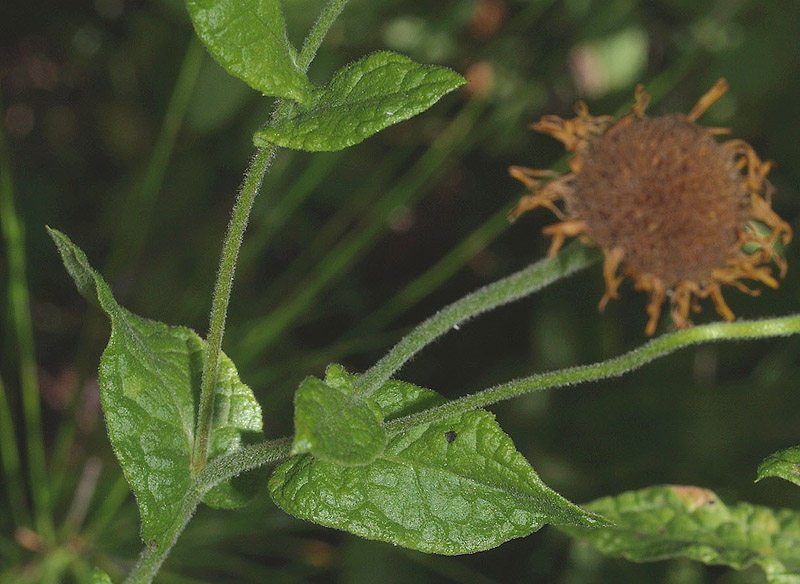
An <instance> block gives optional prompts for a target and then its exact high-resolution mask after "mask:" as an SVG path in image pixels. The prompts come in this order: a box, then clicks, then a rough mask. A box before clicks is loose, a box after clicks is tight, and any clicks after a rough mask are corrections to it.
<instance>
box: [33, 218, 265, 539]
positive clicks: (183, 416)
mask: <svg viewBox="0 0 800 584" xmlns="http://www.w3.org/2000/svg"><path fill="white" fill-rule="evenodd" d="M49 232H50V235H51V237H52V238H53V241H55V243H56V246H57V247H58V250H59V252H60V253H61V257H62V259H63V261H64V265H65V266H66V268H67V271H68V272H69V273H70V274H71V275H72V277H73V278H74V279H75V282H76V284H77V285H78V289H79V290H80V291H81V293H83V294H84V295H93V297H94V299H96V300H99V302H100V306H101V307H102V308H103V310H104V311H105V312H106V314H107V315H108V316H109V318H110V319H111V338H110V339H109V342H108V346H107V347H106V349H105V351H104V352H103V356H102V358H101V360H100V398H101V401H102V405H103V412H104V414H105V419H106V426H107V427H108V436H109V439H110V440H111V446H112V447H113V448H114V452H115V454H116V455H117V458H118V459H119V462H120V465H121V466H122V470H123V472H124V474H125V477H126V478H127V480H128V483H129V484H130V487H131V490H132V491H133V494H134V495H135V496H136V501H137V503H138V505H139V512H140V514H141V517H142V539H143V540H144V541H145V542H146V543H147V544H148V545H150V546H151V547H152V546H161V545H165V544H168V543H169V542H168V541H167V540H168V539H169V537H170V536H171V534H173V533H175V529H179V528H180V522H181V521H182V517H181V516H180V503H181V501H182V500H183V497H184V495H185V493H186V491H187V490H188V489H189V487H190V485H191V484H192V475H191V468H190V461H191V449H192V446H193V444H194V425H195V418H196V411H195V409H196V406H195V404H196V402H197V401H198V399H199V391H200V377H201V374H202V365H203V355H204V351H205V342H204V341H203V340H202V339H201V338H200V337H199V336H198V335H197V334H196V333H195V332H194V331H192V330H190V329H188V328H185V327H175V326H167V325H165V324H163V323H160V322H156V321H152V320H147V319H144V318H141V317H138V316H136V315H134V314H132V313H130V312H128V311H127V310H125V309H124V308H123V307H121V306H120V305H118V304H117V303H116V301H115V300H114V297H113V295H112V293H111V289H110V288H109V286H108V284H106V282H105V281H104V280H103V278H102V277H101V276H100V275H99V274H98V273H97V272H96V271H95V270H93V269H92V268H91V266H90V265H89V262H88V260H87V259H86V256H85V255H84V253H83V252H82V251H81V250H80V249H79V248H78V247H77V246H75V245H74V244H73V243H72V242H71V241H70V240H69V239H68V238H67V237H66V236H65V235H64V234H63V233H60V232H58V231H56V230H53V229H49ZM90 298H91V296H90ZM260 436H261V409H260V407H259V405H258V402H257V401H256V400H255V397H254V396H253V394H252V392H251V391H250V389H249V388H248V387H247V386H246V385H244V384H243V383H242V382H241V381H240V380H239V377H238V375H237V373H236V368H235V367H234V365H233V363H232V362H231V360H230V359H229V358H228V357H227V356H225V355H221V356H220V364H219V372H218V374H217V383H216V386H215V402H214V421H213V428H212V433H211V441H210V447H209V459H213V458H216V457H218V456H220V455H222V454H225V453H228V452H232V451H234V450H237V449H239V448H240V447H241V446H242V445H243V444H245V443H248V442H251V441H254V440H255V439H256V438H258V437H260ZM237 478H238V477H237ZM253 487H257V485H256V484H248V483H247V481H246V480H242V481H240V482H238V483H233V484H225V483H224V484H223V485H221V486H219V487H217V488H216V489H215V490H212V491H211V493H210V494H209V495H210V496H209V498H208V499H207V501H206V502H208V503H209V504H211V505H214V506H220V507H228V508H230V507H235V506H240V505H241V504H243V503H244V502H246V500H247V499H248V496H249V495H252V494H254V489H253ZM241 488H246V489H249V490H250V491H249V492H242V491H241Z"/></svg>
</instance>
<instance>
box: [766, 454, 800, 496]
mask: <svg viewBox="0 0 800 584" xmlns="http://www.w3.org/2000/svg"><path fill="white" fill-rule="evenodd" d="M757 475H758V476H757V478H756V482H758V481H760V480H761V479H763V478H765V477H778V478H781V479H784V480H787V481H789V482H791V483H794V484H795V485H798V486H800V446H793V447H791V448H786V449H784V450H781V451H779V452H776V453H775V454H771V455H770V456H768V457H767V458H765V459H764V460H763V462H762V463H761V464H760V465H758V473H757Z"/></svg>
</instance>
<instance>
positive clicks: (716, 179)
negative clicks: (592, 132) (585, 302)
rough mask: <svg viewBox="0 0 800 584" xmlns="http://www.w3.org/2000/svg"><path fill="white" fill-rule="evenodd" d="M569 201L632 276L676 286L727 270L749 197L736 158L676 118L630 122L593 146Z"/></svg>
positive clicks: (569, 207)
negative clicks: (644, 275)
mask: <svg viewBox="0 0 800 584" xmlns="http://www.w3.org/2000/svg"><path fill="white" fill-rule="evenodd" d="M565 198H566V205H567V210H568V211H569V213H570V215H572V216H575V217H580V218H581V219H582V220H583V221H584V222H585V223H586V226H587V231H588V232H589V233H590V234H591V237H592V240H593V241H594V242H595V243H596V244H598V245H600V246H601V247H603V248H604V249H615V248H620V249H621V250H622V252H623V253H624V256H625V260H626V263H627V265H628V266H629V267H630V269H631V270H633V271H635V272H637V273H648V274H650V275H651V276H653V277H656V278H659V279H660V280H662V281H663V282H664V283H665V284H666V285H667V286H674V285H675V284H678V283H679V282H680V281H682V280H703V279H707V278H709V277H710V276H711V271H712V270H713V269H714V268H716V267H718V266H720V265H723V264H724V261H725V257H726V256H727V255H728V253H729V250H730V248H731V246H733V245H734V244H735V243H736V241H737V238H738V228H739V226H740V225H741V224H742V223H743V220H744V218H745V209H744V206H745V204H746V203H747V192H746V191H745V189H744V187H743V185H742V180H741V175H740V174H739V171H738V169H737V168H736V162H735V160H734V158H733V155H732V154H731V153H730V152H728V151H726V150H724V149H723V148H721V147H720V146H719V145H718V144H717V142H716V141H715V140H714V138H713V137H712V136H710V135H709V134H708V133H707V132H704V131H703V130H701V129H700V128H699V127H697V126H696V125H694V124H693V123H691V122H689V121H688V120H687V119H686V118H685V117H683V116H677V115H671V116H663V117H657V118H642V119H640V118H635V117H630V118H626V119H625V120H624V121H623V122H620V123H619V124H617V125H615V126H613V127H612V128H611V129H609V130H608V131H607V132H606V133H605V134H603V135H602V136H601V137H599V138H598V139H596V140H595V141H593V142H592V143H591V145H590V147H589V148H587V152H585V153H584V155H583V169H582V171H581V172H580V173H579V174H578V175H577V177H576V180H575V186H574V189H573V190H572V191H571V192H570V194H569V195H568V196H567V197H565ZM677 241H680V243H681V245H680V246H676V245H675V243H676V242H677Z"/></svg>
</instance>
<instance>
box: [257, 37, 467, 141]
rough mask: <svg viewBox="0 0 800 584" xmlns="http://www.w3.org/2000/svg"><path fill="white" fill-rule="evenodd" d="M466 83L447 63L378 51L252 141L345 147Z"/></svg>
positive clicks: (406, 117)
mask: <svg viewBox="0 0 800 584" xmlns="http://www.w3.org/2000/svg"><path fill="white" fill-rule="evenodd" d="M464 83H466V80H465V79H464V78H463V77H461V75H459V74H458V73H455V72H454V71H451V70H450V69H446V68H444V67H435V66H432V65H420V64H419V63H415V62H414V61H412V60H411V59H409V58H408V57H405V56H403V55H398V54H396V53H389V52H385V51H384V52H379V53H374V54H372V55H369V56H367V57H364V58H363V59H360V60H359V61H356V62H355V63H352V64H350V65H348V66H346V67H344V68H342V69H340V70H339V71H338V72H337V73H336V74H335V75H334V76H333V78H332V79H331V81H330V83H329V84H328V85H327V87H325V88H324V89H321V90H318V91H317V92H316V94H315V96H314V99H313V101H312V103H310V104H308V105H301V106H298V107H295V108H294V110H293V112H292V113H291V114H290V115H289V116H288V117H287V118H285V119H282V120H279V121H277V122H276V123H275V125H273V126H267V127H266V128H264V129H262V130H260V131H258V132H256V134H255V136H254V139H253V142H254V143H255V145H256V146H259V147H264V146H266V145H268V144H276V145H278V146H282V147H285V148H294V149H297V150H309V151H330V150H341V149H342V148H347V147H348V146H352V145H354V144H358V143H359V142H361V141H362V140H365V139H366V138H369V137H370V136H372V135H373V134H375V133H377V132H379V131H381V130H383V129H384V128H386V127H388V126H391V125H392V124H396V123H398V122H402V121H403V120H407V119H409V118H411V117H413V116H415V115H417V114H418V113H420V112H423V111H425V110H426V109H428V108H429V107H431V106H432V105H433V104H434V103H436V102H437V101H439V99H440V98H441V97H442V96H444V95H446V94H447V93H449V92H451V91H453V90H454V89H455V88H457V87H459V86H460V85H463V84H464Z"/></svg>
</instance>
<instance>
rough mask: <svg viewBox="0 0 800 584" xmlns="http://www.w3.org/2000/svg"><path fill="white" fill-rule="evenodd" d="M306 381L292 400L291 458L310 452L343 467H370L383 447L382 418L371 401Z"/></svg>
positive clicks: (384, 437)
mask: <svg viewBox="0 0 800 584" xmlns="http://www.w3.org/2000/svg"><path fill="white" fill-rule="evenodd" d="M341 387H342V386H339V387H338V388H335V387H331V386H329V385H326V384H325V383H324V382H323V381H321V380H319V379H317V378H315V377H306V378H305V379H304V380H303V381H302V383H300V387H299V388H298V390H297V392H296V393H295V397H294V408H295V410H294V429H295V434H294V445H293V446H292V454H302V453H305V452H310V453H311V454H313V455H314V456H315V457H317V458H319V459H321V460H326V461H328V462H334V463H337V464H341V465H343V466H352V465H361V464H369V463H370V462H372V461H373V460H375V458H376V457H377V456H378V455H379V454H380V453H381V452H382V451H383V449H384V447H385V446H386V431H385V430H384V429H383V426H382V425H381V424H382V422H383V414H382V412H381V409H380V408H379V407H378V406H377V404H375V402H374V401H373V400H371V399H363V398H361V397H358V396H355V395H352V394H350V393H348V392H347V391H342V390H341Z"/></svg>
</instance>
